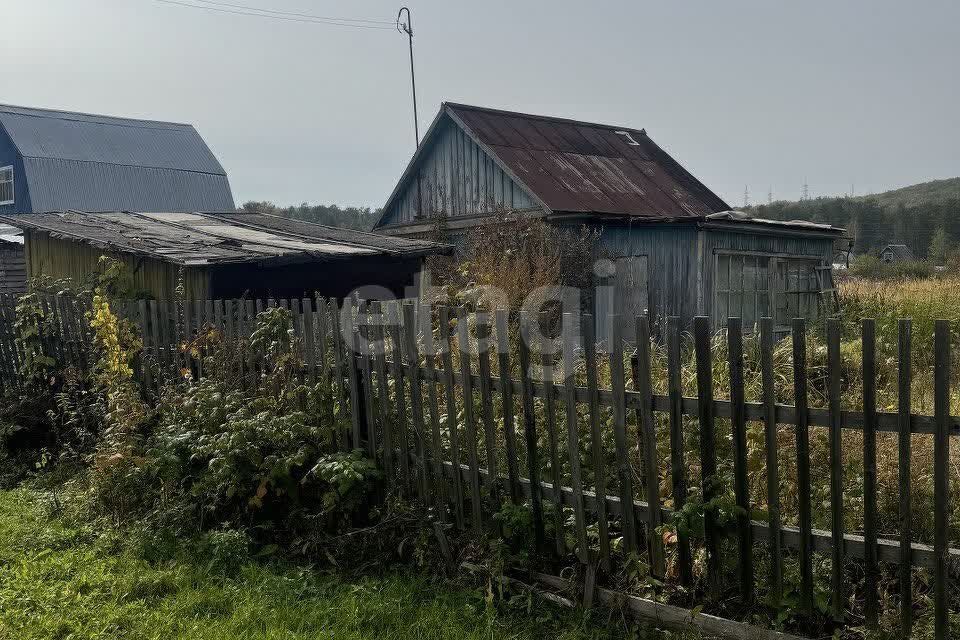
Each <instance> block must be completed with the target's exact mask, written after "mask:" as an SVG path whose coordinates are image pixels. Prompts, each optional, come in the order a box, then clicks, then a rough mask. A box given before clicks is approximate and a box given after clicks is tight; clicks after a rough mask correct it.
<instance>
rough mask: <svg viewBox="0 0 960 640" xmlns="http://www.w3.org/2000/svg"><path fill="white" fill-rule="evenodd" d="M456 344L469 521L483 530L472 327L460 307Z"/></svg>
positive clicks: (478, 529)
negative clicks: (475, 413) (461, 390)
mask: <svg viewBox="0 0 960 640" xmlns="http://www.w3.org/2000/svg"><path fill="white" fill-rule="evenodd" d="M457 347H458V350H459V353H460V376H461V378H462V382H461V387H462V389H463V422H464V426H465V429H464V438H466V441H467V442H466V444H467V464H468V465H469V467H470V514H471V515H470V523H471V525H472V526H473V530H474V531H476V532H478V533H479V532H480V529H481V527H482V525H483V513H482V508H481V507H482V503H481V499H480V464H479V459H478V457H477V421H476V416H475V415H474V397H473V375H472V366H471V362H470V360H471V359H470V327H469V324H468V320H467V313H466V309H464V308H463V307H460V308H459V309H458V310H457Z"/></svg>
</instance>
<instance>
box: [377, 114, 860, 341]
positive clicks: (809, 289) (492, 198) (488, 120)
mask: <svg viewBox="0 0 960 640" xmlns="http://www.w3.org/2000/svg"><path fill="white" fill-rule="evenodd" d="M726 153H727V151H725V150H724V151H722V152H718V155H721V156H722V155H723V154H726ZM504 209H506V210H509V211H511V212H513V213H514V214H515V215H520V216H536V217H544V218H545V219H546V220H548V221H549V222H551V223H552V224H556V225H560V226H566V227H569V228H573V229H576V228H579V227H581V226H583V225H586V226H587V227H588V228H590V229H593V230H596V231H598V232H599V234H600V242H601V244H602V247H603V249H604V252H605V253H606V254H608V255H611V256H613V258H614V264H615V267H616V274H617V275H616V276H615V277H614V282H613V285H614V286H613V295H612V296H610V299H603V300H600V301H599V304H598V303H597V301H595V305H596V310H597V313H598V329H602V327H603V326H605V323H603V322H599V321H600V316H601V315H604V314H608V313H615V314H617V315H619V316H621V317H622V316H630V315H633V314H635V313H641V312H643V311H644V310H646V311H647V312H648V313H649V314H650V315H651V316H652V317H653V318H655V319H658V320H661V321H662V319H663V318H664V317H666V316H671V315H677V316H680V317H681V318H682V319H683V321H684V322H690V321H691V320H692V318H693V316H695V315H708V316H710V317H711V318H712V321H713V323H714V326H720V325H721V323H725V322H726V318H727V317H728V316H740V317H742V319H743V321H744V323H745V324H746V325H748V326H752V325H753V324H754V323H755V322H756V321H757V320H758V319H759V318H761V317H764V316H772V317H773V318H774V319H775V323H776V325H777V326H778V327H780V328H781V329H783V328H787V327H788V326H789V320H790V319H791V318H794V317H798V316H801V317H806V318H816V317H818V316H819V315H821V314H822V313H823V312H824V311H825V310H829V309H831V308H832V306H833V295H832V291H833V288H834V287H833V277H832V269H831V265H832V260H833V255H834V244H835V242H836V241H837V240H839V239H840V238H841V237H842V236H843V230H842V229H838V228H836V227H832V226H829V225H822V224H814V223H809V222H779V221H771V220H760V219H754V218H750V217H748V216H747V215H745V214H742V213H739V212H732V211H730V206H729V205H728V204H727V203H726V202H724V201H723V200H722V199H721V198H720V197H719V196H717V195H716V194H715V193H713V192H712V191H710V189H708V188H707V187H706V186H704V185H703V183H701V182H700V181H699V180H697V179H696V178H695V177H694V176H693V175H692V174H691V173H690V172H688V171H687V170H686V169H684V168H683V167H682V166H681V165H680V164H679V163H678V162H677V161H675V160H674V159H673V158H672V157H670V155H668V154H667V153H666V152H665V151H664V150H663V149H661V148H660V147H659V146H657V144H655V143H654V142H653V140H651V139H650V137H649V136H648V135H647V133H646V131H644V130H642V129H633V128H630V127H617V126H610V125H604V124H593V123H588V122H581V121H577V120H567V119H561V118H553V117H545V116H538V115H529V114H522V113H514V112H509V111H500V110H495V109H487V108H483V107H474V106H469V105H463V104H453V103H444V104H443V105H442V107H441V109H440V112H439V114H438V115H437V117H436V118H435V119H434V121H433V124H432V125H431V126H430V129H429V131H428V132H427V134H426V136H425V137H424V139H423V142H422V143H421V145H420V148H419V149H418V150H417V152H416V153H415V154H414V156H413V158H412V159H411V161H410V163H409V164H408V165H407V167H406V169H405V170H404V172H403V173H402V175H401V176H400V179H399V181H398V183H397V185H396V187H395V188H394V190H393V193H392V194H391V195H390V197H389V198H388V199H387V202H386V203H385V205H384V207H383V210H382V217H381V219H380V220H379V222H378V223H377V225H376V228H377V229H378V230H380V231H382V232H384V233H390V234H394V235H400V236H405V237H417V236H421V235H424V234H428V233H430V232H431V230H432V229H434V228H435V227H436V226H437V225H438V221H439V220H441V219H442V221H443V227H444V228H445V229H447V230H448V231H449V233H450V234H451V235H452V236H453V237H454V238H456V236H457V235H458V234H461V235H462V234H464V233H466V232H467V231H468V230H469V229H470V228H471V227H474V226H477V225H480V224H485V223H487V222H489V221H490V220H491V219H492V217H493V216H494V215H495V214H496V213H497V212H498V211H500V210H504ZM631 324H632V320H629V321H628V322H626V323H625V324H624V330H625V331H626V332H627V335H629V332H632V330H633V329H632V328H631Z"/></svg>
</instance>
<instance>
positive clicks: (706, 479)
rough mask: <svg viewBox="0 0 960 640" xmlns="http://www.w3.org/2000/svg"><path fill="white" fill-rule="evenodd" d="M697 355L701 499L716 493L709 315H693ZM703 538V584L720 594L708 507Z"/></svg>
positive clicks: (714, 594) (716, 547)
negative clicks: (705, 562)
mask: <svg viewBox="0 0 960 640" xmlns="http://www.w3.org/2000/svg"><path fill="white" fill-rule="evenodd" d="M693 329H694V335H693V337H694V348H695V350H696V358H697V397H698V400H699V418H700V473H701V479H700V481H701V486H702V490H703V501H704V503H708V502H710V501H711V500H713V499H714V497H716V495H717V493H718V487H717V486H716V485H717V482H718V477H717V451H716V433H715V422H714V415H713V369H712V367H713V357H712V355H711V350H710V318H707V317H705V316H697V317H696V318H695V319H694V323H693ZM703 528H704V542H705V545H706V551H707V584H708V588H709V592H710V596H711V598H713V599H714V600H716V599H717V598H719V596H720V570H721V565H722V563H721V561H720V538H719V535H720V534H719V532H718V530H717V524H716V518H715V516H714V514H713V512H712V511H709V510H708V511H706V512H705V513H704V515H703Z"/></svg>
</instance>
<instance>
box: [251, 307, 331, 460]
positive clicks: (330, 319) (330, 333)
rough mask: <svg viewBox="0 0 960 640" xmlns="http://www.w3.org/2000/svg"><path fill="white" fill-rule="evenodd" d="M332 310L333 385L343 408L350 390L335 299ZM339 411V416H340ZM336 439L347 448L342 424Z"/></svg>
mask: <svg viewBox="0 0 960 640" xmlns="http://www.w3.org/2000/svg"><path fill="white" fill-rule="evenodd" d="M328 305H329V311H330V342H331V343H332V349H333V371H332V376H331V378H332V380H333V383H334V384H333V387H334V388H335V397H336V399H337V407H338V408H340V409H342V408H343V404H344V400H345V398H346V397H347V395H348V393H349V391H348V390H347V388H346V385H345V384H344V382H343V367H344V363H343V359H344V346H343V332H342V331H341V328H340V319H341V314H340V312H339V309H338V308H337V303H336V301H335V300H331V301H330V302H329V303H328ZM267 308H269V309H274V308H276V303H275V301H274V300H267ZM339 413H340V412H337V414H336V415H337V417H339ZM334 432H335V436H334V437H335V440H336V442H337V445H338V446H339V447H340V450H341V451H346V450H347V446H348V445H347V430H346V429H345V428H344V426H343V425H342V424H335V425H334Z"/></svg>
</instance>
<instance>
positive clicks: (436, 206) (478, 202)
mask: <svg viewBox="0 0 960 640" xmlns="http://www.w3.org/2000/svg"><path fill="white" fill-rule="evenodd" d="M431 144H432V148H431V149H429V152H428V153H426V154H424V156H423V158H422V159H421V160H420V162H419V167H418V168H417V172H416V173H414V174H413V175H412V176H411V178H410V179H409V180H408V181H407V183H406V185H404V187H403V190H402V191H401V193H400V194H399V195H398V197H397V199H396V200H395V204H393V205H392V206H391V209H390V210H389V211H388V212H387V213H386V215H385V216H384V218H383V223H382V224H383V225H397V224H409V223H412V222H416V221H417V219H418V216H417V212H418V209H419V208H420V206H421V201H422V207H423V218H434V217H437V216H438V215H442V214H445V215H447V216H448V217H461V216H470V215H477V214H490V213H493V212H495V211H496V210H497V209H498V208H500V207H503V208H506V209H511V210H514V209H531V208H537V207H538V205H537V204H536V202H535V201H534V200H533V198H532V197H531V196H530V194H529V193H528V192H527V190H526V189H525V188H524V187H522V186H521V185H519V184H517V183H516V182H515V181H514V180H513V179H511V178H510V177H509V176H508V175H507V174H506V173H504V172H503V170H502V169H501V168H500V167H499V166H498V165H497V163H496V162H495V161H494V159H493V158H491V157H490V156H489V155H488V154H487V153H486V152H484V151H483V150H482V149H481V148H480V147H479V146H478V145H477V143H476V142H474V141H473V139H472V138H471V137H470V136H468V135H467V134H466V133H465V132H464V131H463V130H462V129H461V128H460V127H458V126H456V125H455V124H453V123H452V122H451V121H449V120H447V121H445V122H444V123H443V124H442V128H441V129H440V131H438V132H437V135H436V136H435V138H434V141H433V142H432V143H431ZM418 182H419V188H420V189H421V191H422V197H418V193H419V192H418Z"/></svg>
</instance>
